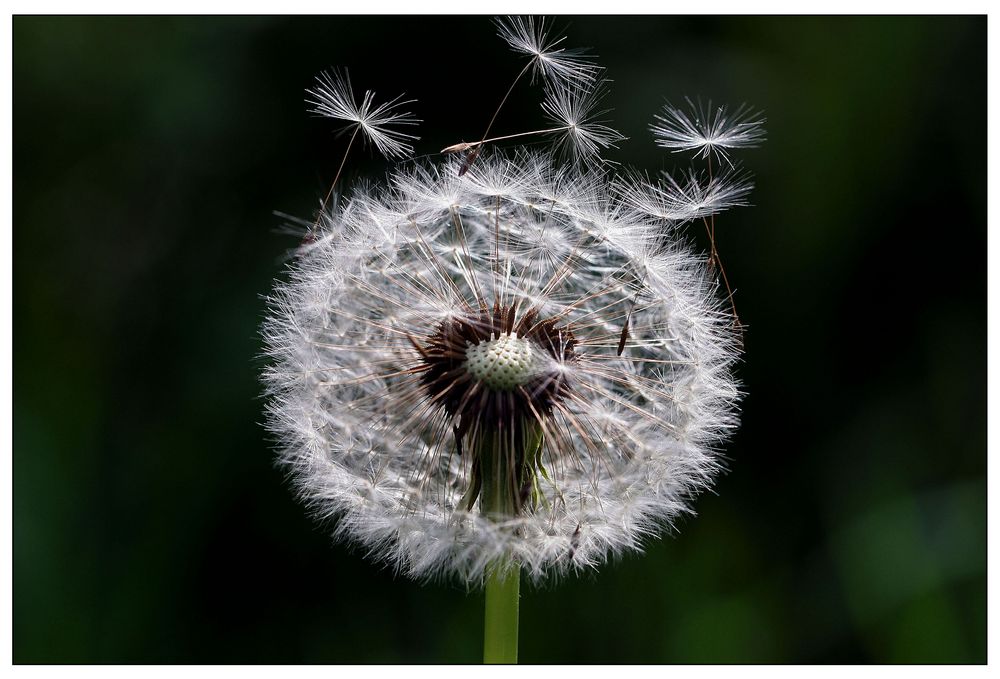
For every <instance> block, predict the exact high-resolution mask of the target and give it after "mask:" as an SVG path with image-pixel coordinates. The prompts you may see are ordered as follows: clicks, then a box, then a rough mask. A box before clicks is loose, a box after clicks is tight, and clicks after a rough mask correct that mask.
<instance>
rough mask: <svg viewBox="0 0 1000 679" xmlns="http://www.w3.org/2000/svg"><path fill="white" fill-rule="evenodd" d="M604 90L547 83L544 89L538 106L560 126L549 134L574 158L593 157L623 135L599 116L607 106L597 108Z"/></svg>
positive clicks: (614, 144) (605, 110) (559, 148)
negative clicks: (549, 84) (590, 89)
mask: <svg viewBox="0 0 1000 679" xmlns="http://www.w3.org/2000/svg"><path fill="white" fill-rule="evenodd" d="M606 93H607V90H606V89H603V88H600V87H599V88H597V89H594V90H592V91H586V90H583V89H580V88H570V87H563V86H560V85H551V86H549V87H547V88H546V89H545V99H544V101H543V102H542V110H544V111H545V114H546V116H547V117H548V118H549V120H551V121H552V122H554V123H556V124H557V125H559V126H560V127H559V128H557V129H555V130H554V131H553V132H551V133H550V134H552V135H553V136H554V137H555V139H556V149H557V150H558V151H561V152H563V153H564V154H566V155H568V156H569V157H571V158H573V159H574V160H585V159H588V158H592V157H596V156H597V155H598V154H600V152H601V151H602V150H605V149H608V148H613V147H616V146H617V143H618V142H619V141H621V140H623V139H624V138H625V137H624V136H623V135H621V134H620V133H619V132H618V131H617V130H614V129H612V128H611V127H609V126H608V125H606V124H605V123H607V122H608V121H607V120H599V118H600V117H601V116H603V115H604V114H606V113H609V111H610V110H609V109H604V110H598V108H597V107H598V105H599V104H600V102H601V100H602V99H603V98H604V96H605V95H606Z"/></svg>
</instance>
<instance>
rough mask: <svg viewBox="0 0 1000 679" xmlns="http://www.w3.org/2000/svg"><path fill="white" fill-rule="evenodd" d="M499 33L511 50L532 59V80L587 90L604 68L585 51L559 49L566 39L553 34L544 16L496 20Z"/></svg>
mask: <svg viewBox="0 0 1000 679" xmlns="http://www.w3.org/2000/svg"><path fill="white" fill-rule="evenodd" d="M496 27H497V34H498V35H499V36H500V38H501V39H503V40H504V41H505V42H506V43H507V44H508V45H509V46H510V48H511V49H512V50H514V51H515V52H518V53H520V54H524V55H527V56H529V57H531V61H530V62H529V65H530V66H531V74H532V79H534V78H536V77H541V78H542V79H544V80H546V81H548V82H552V83H556V84H561V85H563V86H574V87H587V86H589V85H590V84H591V83H592V82H593V81H594V80H595V79H596V77H597V74H598V73H600V71H601V68H600V67H599V66H597V65H596V64H594V63H593V62H591V61H589V59H590V57H589V56H588V55H587V53H586V51H585V50H582V49H577V48H574V49H569V48H566V47H559V45H560V44H561V43H562V41H563V40H565V38H563V37H559V36H553V35H551V31H550V29H549V26H548V25H547V22H546V19H545V18H544V17H533V16H512V17H506V18H503V19H497V20H496Z"/></svg>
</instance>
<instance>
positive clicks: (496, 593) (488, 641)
mask: <svg viewBox="0 0 1000 679" xmlns="http://www.w3.org/2000/svg"><path fill="white" fill-rule="evenodd" d="M520 595H521V569H520V568H518V567H517V565H516V564H511V563H509V562H507V563H498V564H496V565H495V567H494V568H492V569H491V570H490V572H489V574H487V576H486V621H485V622H486V625H485V629H484V634H483V663H485V664H487V665H503V664H507V665H512V664H516V663H517V619H518V606H519V599H520Z"/></svg>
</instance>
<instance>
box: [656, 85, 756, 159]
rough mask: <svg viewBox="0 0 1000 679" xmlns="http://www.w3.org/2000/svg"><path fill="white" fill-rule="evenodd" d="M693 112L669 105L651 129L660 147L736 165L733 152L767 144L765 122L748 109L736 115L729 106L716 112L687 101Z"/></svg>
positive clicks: (736, 110) (658, 115)
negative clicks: (763, 143)
mask: <svg viewBox="0 0 1000 679" xmlns="http://www.w3.org/2000/svg"><path fill="white" fill-rule="evenodd" d="M686 101H687V103H688V108H689V109H690V111H685V110H683V109H681V108H678V107H675V106H672V105H671V104H669V103H667V104H665V105H664V107H663V111H662V112H661V113H659V114H657V115H656V121H657V122H655V123H653V124H652V125H650V130H652V132H653V137H654V138H655V139H656V143H657V145H659V146H661V147H663V148H666V149H670V150H671V151H674V152H684V151H687V152H692V153H694V155H695V157H699V156H700V157H701V158H708V157H710V156H713V155H714V156H715V157H716V158H717V159H720V160H725V161H726V163H728V164H730V165H732V162H731V161H730V158H729V151H731V150H733V149H739V148H753V147H756V146H759V145H760V143H761V142H763V141H765V133H764V128H763V125H764V122H765V120H766V119H765V118H764V117H763V116H762V115H761V114H760V113H757V112H755V111H754V110H753V109H751V108H749V107H747V106H746V105H742V106H739V107H738V108H736V109H735V110H733V111H729V110H727V108H726V107H725V106H718V107H715V108H713V107H712V102H708V106H707V107H704V108H703V107H702V106H701V105H700V104H699V105H697V106H696V105H695V104H693V103H692V102H691V100H690V99H687V100H686Z"/></svg>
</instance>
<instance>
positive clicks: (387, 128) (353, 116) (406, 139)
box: [306, 69, 420, 158]
mask: <svg viewBox="0 0 1000 679" xmlns="http://www.w3.org/2000/svg"><path fill="white" fill-rule="evenodd" d="M316 81H317V84H316V86H315V87H313V88H312V89H309V90H307V91H306V92H307V94H308V95H309V97H310V98H308V99H307V100H306V101H307V102H308V103H309V104H311V105H312V107H313V108H312V109H311V110H312V112H313V113H316V114H318V115H321V116H324V117H327V118H333V119H334V120H340V121H343V122H346V123H350V124H351V125H352V126H353V127H354V128H355V130H356V131H359V132H361V133H362V134H363V135H364V137H365V139H366V140H367V141H368V142H370V143H371V144H372V145H373V146H374V147H375V148H376V149H377V150H378V152H379V153H381V154H382V155H383V156H385V157H386V158H405V157H407V156H410V155H412V154H413V145H412V144H411V143H410V142H412V141H415V140H417V139H419V137H417V136H416V135H413V134H408V133H406V132H403V131H401V130H398V129H394V128H396V127H400V126H402V127H406V126H411V125H416V124H417V123H419V122H420V120H419V119H418V118H417V117H415V116H414V115H413V114H412V113H409V112H406V111H402V110H400V109H401V107H403V106H406V105H407V104H412V103H414V100H412V99H410V100H405V101H404V100H403V95H400V96H398V97H396V98H395V99H392V100H391V101H387V102H385V103H382V104H379V105H378V106H375V93H374V92H372V91H371V90H367V91H365V94H364V97H362V99H361V103H360V104H358V103H357V101H356V99H355V97H354V92H353V90H352V89H351V80H350V77H349V75H348V72H347V70H346V69H344V70H343V71H337V70H334V71H330V72H326V73H323V74H321V75H320V76H318V77H317V78H316Z"/></svg>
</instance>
